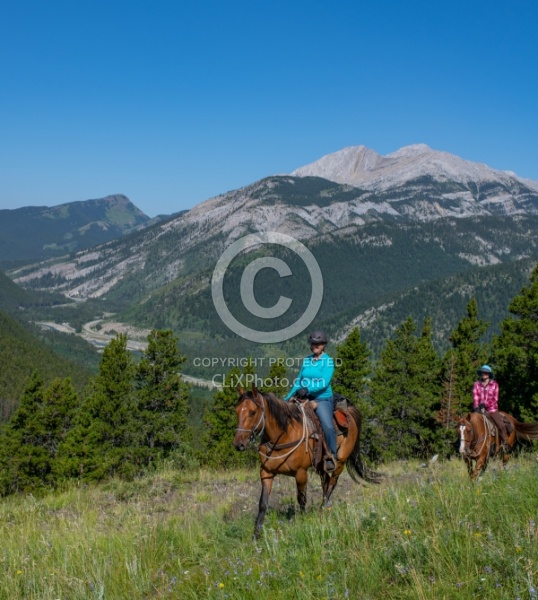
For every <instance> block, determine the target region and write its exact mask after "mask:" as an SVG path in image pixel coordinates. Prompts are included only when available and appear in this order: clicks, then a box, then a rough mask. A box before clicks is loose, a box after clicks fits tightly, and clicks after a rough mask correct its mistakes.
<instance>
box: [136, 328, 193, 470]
mask: <svg viewBox="0 0 538 600" xmlns="http://www.w3.org/2000/svg"><path fill="white" fill-rule="evenodd" d="M185 360H186V357H185V356H183V355H182V354H181V353H180V351H179V349H178V345H177V338H175V337H174V335H173V333H172V331H170V330H153V331H152V332H151V333H150V334H149V336H148V347H147V349H146V351H145V353H144V356H143V357H142V360H141V361H140V363H139V364H138V365H137V369H136V383H137V398H138V415H137V417H138V419H139V429H138V445H139V446H140V447H141V448H140V451H141V456H143V457H144V458H143V460H144V463H146V464H149V463H152V462H154V461H155V460H157V459H159V458H162V457H165V456H167V455H169V454H170V453H171V452H172V451H173V450H175V449H177V448H179V447H180V446H181V444H182V443H183V444H185V443H186V442H187V441H188V440H187V439H186V438H187V410H188V391H189V387H188V385H187V384H186V383H185V382H184V381H183V380H182V378H181V375H180V373H179V371H180V369H181V367H182V364H183V363H184V362H185Z"/></svg>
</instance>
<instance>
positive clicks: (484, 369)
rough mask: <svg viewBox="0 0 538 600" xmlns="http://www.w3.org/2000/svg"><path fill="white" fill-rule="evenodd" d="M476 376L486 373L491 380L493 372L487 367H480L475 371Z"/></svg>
mask: <svg viewBox="0 0 538 600" xmlns="http://www.w3.org/2000/svg"><path fill="white" fill-rule="evenodd" d="M477 373H478V375H482V373H487V374H488V375H489V376H490V377H491V379H493V370H492V368H491V367H490V366H489V365H482V366H481V367H480V369H478V371H477Z"/></svg>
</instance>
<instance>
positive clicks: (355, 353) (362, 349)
mask: <svg viewBox="0 0 538 600" xmlns="http://www.w3.org/2000/svg"><path fill="white" fill-rule="evenodd" d="M370 354H371V352H370V349H369V348H368V344H367V343H366V342H363V341H361V334H360V331H359V328H358V327H355V328H354V329H353V330H352V331H351V333H350V334H349V335H348V336H347V337H346V339H345V340H344V341H343V342H342V343H341V344H338V345H337V346H336V357H335V362H336V368H335V370H334V375H333V380H332V388H333V391H334V392H336V393H338V394H342V396H345V397H346V398H347V399H348V400H350V402H352V403H353V404H355V405H356V406H358V407H359V409H363V410H366V409H367V407H366V406H364V401H361V399H362V397H363V395H364V391H365V388H366V384H367V382H368V376H369V375H370V372H371V369H372V367H371V365H370Z"/></svg>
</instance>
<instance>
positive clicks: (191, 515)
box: [0, 457, 538, 600]
mask: <svg viewBox="0 0 538 600" xmlns="http://www.w3.org/2000/svg"><path fill="white" fill-rule="evenodd" d="M388 470H389V471H391V476H390V477H389V478H388V479H387V481H386V482H385V483H383V484H382V485H381V486H368V487H358V486H354V484H353V485H352V484H351V482H350V481H349V479H348V480H345V479H344V477H342V485H340V484H339V487H337V489H336V491H335V493H334V496H333V499H334V503H333V506H332V508H331V509H325V510H323V511H319V509H318V507H317V502H319V501H320V498H321V495H320V492H319V484H317V482H316V478H315V477H312V481H311V485H310V490H309V492H310V497H311V498H313V500H314V503H312V502H311V503H310V504H309V508H308V510H307V511H306V512H305V513H304V514H295V512H294V506H295V502H294V496H295V491H294V485H293V481H292V480H289V479H285V478H280V479H279V480H278V483H277V484H276V485H275V488H274V490H273V494H272V496H271V505H272V507H273V508H272V509H271V510H270V511H269V512H268V515H267V519H266V523H265V527H264V530H263V534H262V537H261V538H260V540H259V541H258V542H253V541H252V539H251V536H252V531H253V517H254V515H255V512H256V505H257V501H258V493H259V483H258V477H257V474H256V472H254V471H252V472H247V471H235V472H229V473H209V472H205V471H198V470H196V471H194V472H191V473H187V474H185V473H178V472H175V471H173V470H172V469H162V470H161V471H159V472H158V473H157V474H155V475H153V476H151V477H147V478H144V479H140V480H138V481H136V482H133V483H125V482H121V481H116V480H115V481H111V482H109V483H107V484H104V485H101V486H96V487H70V488H68V489H66V490H64V491H62V492H57V493H55V494H51V495H48V496H46V497H44V498H40V499H36V498H33V497H12V498H8V499H6V500H4V501H2V502H1V503H0V536H1V537H0V539H1V541H2V543H1V548H0V599H4V598H5V599H9V600H14V599H17V598H24V599H36V600H37V599H39V600H48V599H58V598H61V599H69V600H75V599H94V598H95V599H98V598H101V599H107V600H108V599H110V600H121V599H129V600H138V599H141V600H142V599H157V598H170V599H175V598H181V599H189V598H192V599H194V598H196V599H198V598H218V599H220V598H234V599H241V600H243V599H248V598H253V599H254V598H255V599H256V600H262V599H265V598H267V599H269V598H270V599H275V598H282V599H284V598H286V599H288V598H297V599H305V600H306V599H309V600H311V599H316V600H318V599H322V598H327V599H344V598H361V599H373V598H394V599H396V598H401V599H405V598H413V599H416V598H419V599H422V598H423V599H428V600H429V599H435V598H439V599H441V598H448V599H452V598H457V599H460V598H461V599H465V598H469V599H470V598H473V599H474V598H485V599H490V598H503V599H504V598H507V599H508V598H510V599H513V600H515V599H516V598H521V599H522V600H523V599H530V598H538V592H537V591H536V589H538V572H537V569H538V533H537V532H538V526H537V523H538V463H537V462H536V460H535V459H533V458H529V457H520V458H516V459H514V460H513V461H511V464H510V467H509V469H508V470H507V471H502V470H501V469H500V468H499V465H495V463H492V464H491V465H490V466H489V467H488V471H487V472H486V474H485V475H484V476H483V478H482V479H481V480H480V481H478V482H477V483H471V482H470V480H469V478H468V475H467V472H466V470H465V468H464V466H463V464H462V463H461V462H460V461H456V460H454V461H449V462H447V463H443V464H434V465H431V466H429V467H426V468H421V467H420V466H419V465H417V464H414V463H406V464H402V463H400V464H395V465H390V466H389V467H388Z"/></svg>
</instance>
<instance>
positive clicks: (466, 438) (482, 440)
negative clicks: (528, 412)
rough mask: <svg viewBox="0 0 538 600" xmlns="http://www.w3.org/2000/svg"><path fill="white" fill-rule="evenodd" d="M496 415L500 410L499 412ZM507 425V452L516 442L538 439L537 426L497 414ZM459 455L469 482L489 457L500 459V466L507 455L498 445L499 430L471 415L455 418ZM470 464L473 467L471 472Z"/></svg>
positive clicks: (483, 466)
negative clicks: (458, 439) (464, 465)
mask: <svg viewBox="0 0 538 600" xmlns="http://www.w3.org/2000/svg"><path fill="white" fill-rule="evenodd" d="M499 412H500V411H499ZM500 414H501V415H502V416H503V417H504V418H505V420H507V421H508V422H509V424H510V425H511V426H508V427H507V432H508V445H509V447H510V450H511V449H512V448H513V447H514V444H515V442H516V438H517V439H518V440H538V423H520V422H519V421H517V420H516V419H514V417H512V416H511V415H509V414H507V413H505V412H500ZM458 428H459V432H460V454H461V455H462V456H463V460H464V461H465V464H466V465H467V470H468V472H469V475H470V476H471V479H476V478H477V477H478V476H479V475H480V473H482V471H484V470H485V468H486V465H487V463H488V459H489V457H490V456H496V455H500V456H502V461H503V466H504V465H506V463H507V462H508V459H509V458H510V455H509V453H508V452H506V451H504V450H503V448H502V446H501V440H500V436H499V431H498V429H497V427H496V426H495V424H494V423H493V422H492V420H491V419H488V417H487V416H486V415H485V414H482V413H477V412H472V413H469V414H468V415H467V416H466V417H463V418H461V419H459V421H458ZM473 461H475V466H474V469H473Z"/></svg>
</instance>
